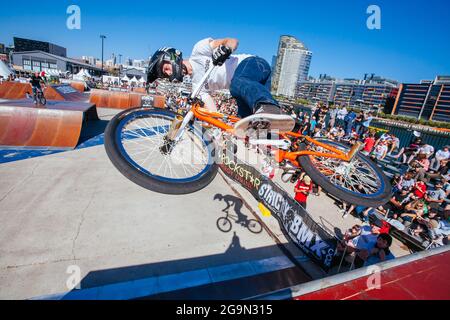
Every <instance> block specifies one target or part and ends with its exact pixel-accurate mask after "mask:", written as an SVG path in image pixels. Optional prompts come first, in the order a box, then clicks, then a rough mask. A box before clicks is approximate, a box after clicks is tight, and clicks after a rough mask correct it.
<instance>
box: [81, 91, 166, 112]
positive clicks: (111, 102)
mask: <svg viewBox="0 0 450 320" xmlns="http://www.w3.org/2000/svg"><path fill="white" fill-rule="evenodd" d="M143 99H146V100H147V101H148V100H151V101H150V102H149V103H150V104H151V106H153V107H157V108H164V106H165V98H164V97H163V96H156V95H145V94H143V93H138V92H120V91H107V90H92V91H91V97H90V99H89V102H90V103H93V104H95V105H96V106H97V107H98V108H114V109H130V108H135V107H141V106H142V105H143Z"/></svg>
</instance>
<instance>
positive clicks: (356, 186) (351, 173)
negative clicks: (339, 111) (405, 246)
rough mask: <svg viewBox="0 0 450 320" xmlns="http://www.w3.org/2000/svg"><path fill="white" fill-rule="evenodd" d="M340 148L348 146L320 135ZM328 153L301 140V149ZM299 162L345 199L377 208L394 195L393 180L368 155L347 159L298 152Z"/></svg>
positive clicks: (319, 182)
mask: <svg viewBox="0 0 450 320" xmlns="http://www.w3.org/2000/svg"><path fill="white" fill-rule="evenodd" d="M317 141H320V142H322V143H326V144H329V145H331V146H333V147H335V148H337V149H340V150H343V151H345V152H348V151H349V150H350V147H349V146H346V145H343V144H341V143H338V142H336V141H332V140H327V139H317ZM307 148H308V149H310V150H314V151H318V152H323V153H329V152H330V151H328V150H326V149H324V148H322V147H320V146H317V145H315V144H310V145H308V146H307V145H306V144H304V143H303V144H301V145H300V149H301V150H306V149H307ZM298 162H299V163H300V165H301V166H302V168H303V169H304V170H305V172H306V173H307V174H308V175H309V176H310V177H311V179H312V180H313V181H314V182H315V183H317V184H318V185H319V186H321V187H322V188H323V189H324V190H325V191H326V192H328V193H330V194H331V195H333V196H335V197H337V198H338V199H341V200H343V201H345V202H348V203H351V204H355V205H361V206H365V207H373V208H376V207H378V206H380V205H383V204H385V203H386V202H388V201H389V199H390V197H391V184H390V182H389V180H388V178H387V177H386V176H385V175H384V173H383V171H382V170H381V169H380V168H379V167H378V166H377V165H376V164H375V163H374V162H373V161H372V160H370V159H369V158H367V157H366V156H364V155H362V154H361V153H358V154H357V155H355V157H354V158H353V159H352V160H351V161H350V162H346V161H343V160H340V159H336V158H326V157H318V156H313V155H311V156H299V157H298Z"/></svg>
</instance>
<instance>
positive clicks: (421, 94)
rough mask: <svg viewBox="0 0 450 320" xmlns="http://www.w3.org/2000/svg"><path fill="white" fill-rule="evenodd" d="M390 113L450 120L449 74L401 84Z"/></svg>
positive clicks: (426, 118) (418, 117)
mask: <svg viewBox="0 0 450 320" xmlns="http://www.w3.org/2000/svg"><path fill="white" fill-rule="evenodd" d="M392 114H397V115H405V116H410V117H414V118H417V119H425V120H435V121H446V122H450V76H437V77H436V78H435V79H434V81H421V83H418V84H414V83H404V84H401V85H400V88H399V93H398V95H397V98H396V100H395V104H394V107H393V109H392Z"/></svg>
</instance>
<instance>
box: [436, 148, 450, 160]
mask: <svg viewBox="0 0 450 320" xmlns="http://www.w3.org/2000/svg"><path fill="white" fill-rule="evenodd" d="M436 158H438V159H441V160H445V159H448V158H450V152H449V151H444V150H439V151H438V152H436Z"/></svg>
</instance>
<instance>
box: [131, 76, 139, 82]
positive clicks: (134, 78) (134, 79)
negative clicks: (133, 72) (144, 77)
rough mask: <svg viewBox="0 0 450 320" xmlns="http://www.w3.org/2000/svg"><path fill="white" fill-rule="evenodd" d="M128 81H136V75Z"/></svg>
mask: <svg viewBox="0 0 450 320" xmlns="http://www.w3.org/2000/svg"><path fill="white" fill-rule="evenodd" d="M130 82H138V79H137V78H136V76H134V77H133V79H131V80H130Z"/></svg>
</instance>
